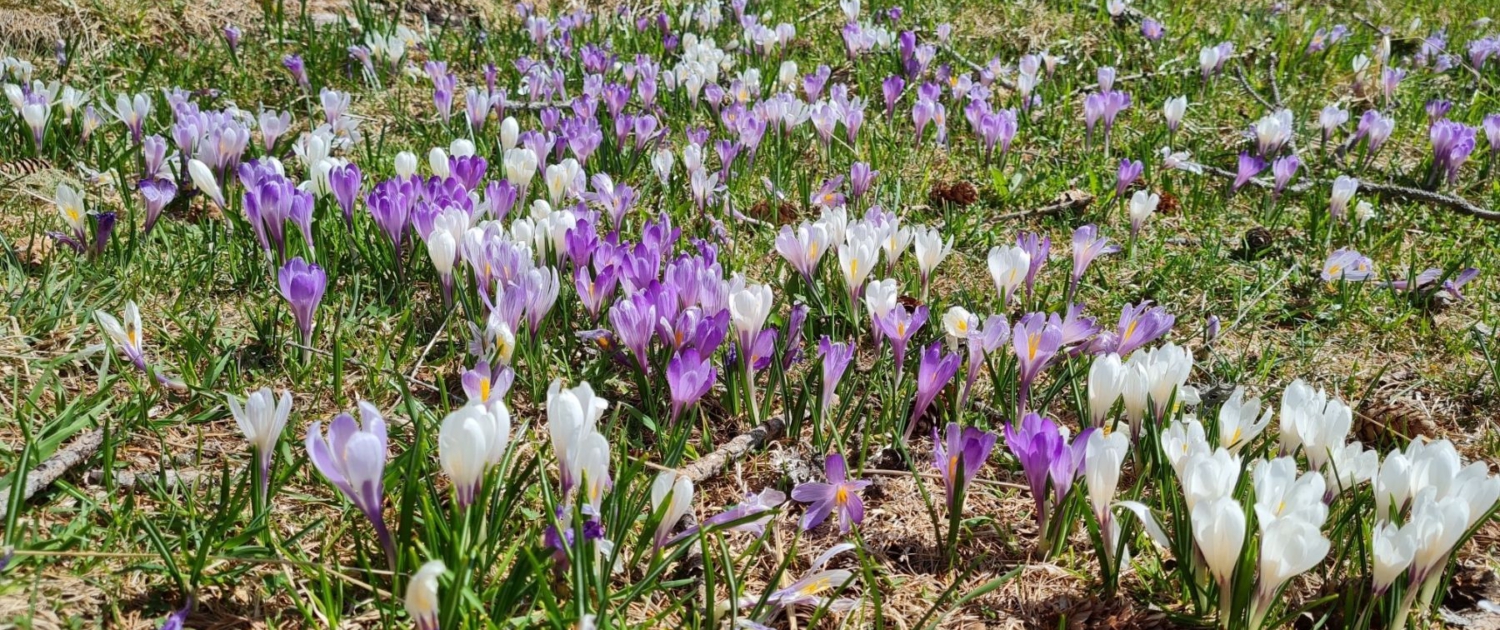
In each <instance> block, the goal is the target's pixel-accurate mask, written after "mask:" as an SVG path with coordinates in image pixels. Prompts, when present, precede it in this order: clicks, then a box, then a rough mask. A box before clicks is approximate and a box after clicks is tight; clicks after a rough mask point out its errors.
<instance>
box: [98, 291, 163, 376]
mask: <svg viewBox="0 0 1500 630" xmlns="http://www.w3.org/2000/svg"><path fill="white" fill-rule="evenodd" d="M121 316H122V317H124V318H125V323H124V324H123V325H122V324H121V323H120V320H118V319H115V316H114V315H110V314H109V313H106V312H104V311H94V317H95V318H97V319H98V320H99V327H100V328H103V329H104V334H106V335H108V336H109V338H110V341H113V342H114V344H115V351H116V352H122V353H124V354H125V358H126V359H129V360H130V363H131V364H133V365H135V367H136V368H137V369H139V370H140V371H142V372H145V373H146V374H148V375H149V374H150V373H151V369H150V368H149V367H147V366H146V349H145V345H146V343H145V337H144V331H143V329H142V328H141V309H140V308H139V307H137V306H136V305H135V300H130V301H128V302H126V303H125V312H124V313H123V314H122V315H121Z"/></svg>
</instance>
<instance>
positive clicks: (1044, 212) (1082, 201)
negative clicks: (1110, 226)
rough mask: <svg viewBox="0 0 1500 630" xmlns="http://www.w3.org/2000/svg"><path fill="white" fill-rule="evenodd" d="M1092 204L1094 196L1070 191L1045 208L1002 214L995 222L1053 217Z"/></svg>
mask: <svg viewBox="0 0 1500 630" xmlns="http://www.w3.org/2000/svg"><path fill="white" fill-rule="evenodd" d="M1092 203H1094V196H1093V195H1091V194H1089V193H1086V192H1082V191H1068V192H1065V193H1063V194H1062V195H1060V196H1059V197H1058V200H1057V201H1054V202H1052V203H1049V204H1047V205H1045V206H1041V207H1038V208H1032V209H1030V210H1022V211H1020V212H1011V213H1008V214H1002V215H1000V216H998V217H995V220H997V221H1009V220H1011V219H1020V218H1023V217H1045V216H1051V215H1054V214H1061V213H1063V212H1066V211H1068V210H1082V209H1084V208H1087V207H1089V204H1092Z"/></svg>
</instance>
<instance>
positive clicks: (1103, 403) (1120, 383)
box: [1088, 305, 1130, 430]
mask: <svg viewBox="0 0 1500 630" xmlns="http://www.w3.org/2000/svg"><path fill="white" fill-rule="evenodd" d="M1125 308H1127V309H1128V308H1130V307H1129V306H1128V305H1127V306H1126V307H1125ZM1124 391H1125V364H1124V363H1123V362H1121V361H1120V355H1118V354H1115V353H1113V352H1111V353H1109V354H1105V355H1103V356H1100V357H1098V358H1096V359H1094V362H1093V363H1092V364H1091V365H1089V379H1088V398H1089V418H1090V419H1091V420H1092V421H1093V425H1094V426H1096V427H1104V428H1105V430H1109V429H1110V428H1111V427H1108V426H1106V425H1105V423H1104V421H1105V420H1106V419H1107V418H1108V417H1109V411H1110V409H1112V408H1114V406H1115V402H1116V401H1118V400H1120V394H1121V393H1123V392H1124Z"/></svg>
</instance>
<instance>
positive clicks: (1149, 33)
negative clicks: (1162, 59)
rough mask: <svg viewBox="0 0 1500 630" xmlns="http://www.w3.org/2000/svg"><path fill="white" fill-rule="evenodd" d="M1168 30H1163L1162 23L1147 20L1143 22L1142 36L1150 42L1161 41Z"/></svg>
mask: <svg viewBox="0 0 1500 630" xmlns="http://www.w3.org/2000/svg"><path fill="white" fill-rule="evenodd" d="M1164 34H1166V30H1165V29H1163V28H1162V26H1161V22H1158V21H1156V20H1153V19H1151V18H1146V19H1144V20H1141V35H1142V36H1143V37H1145V38H1146V39H1147V40H1148V41H1153V42H1154V41H1159V40H1161V37H1162V35H1164Z"/></svg>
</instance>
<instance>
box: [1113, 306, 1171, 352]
mask: <svg viewBox="0 0 1500 630" xmlns="http://www.w3.org/2000/svg"><path fill="white" fill-rule="evenodd" d="M1176 321H1177V318H1176V317H1174V316H1173V315H1172V314H1171V313H1168V312H1167V309H1164V308H1162V307H1160V306H1152V305H1151V300H1142V301H1141V303H1140V304H1136V305H1130V304H1126V305H1125V306H1124V308H1121V309H1120V323H1119V324H1118V325H1116V326H1115V345H1114V348H1113V349H1112V351H1113V352H1114V353H1115V354H1118V355H1120V356H1121V357H1126V356H1129V355H1130V353H1131V352H1134V351H1135V349H1136V348H1139V347H1141V346H1144V345H1146V344H1148V343H1151V342H1153V341H1156V340H1157V339H1160V338H1161V336H1162V335H1165V334H1167V331H1169V330H1171V329H1172V324H1174V323H1176Z"/></svg>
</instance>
